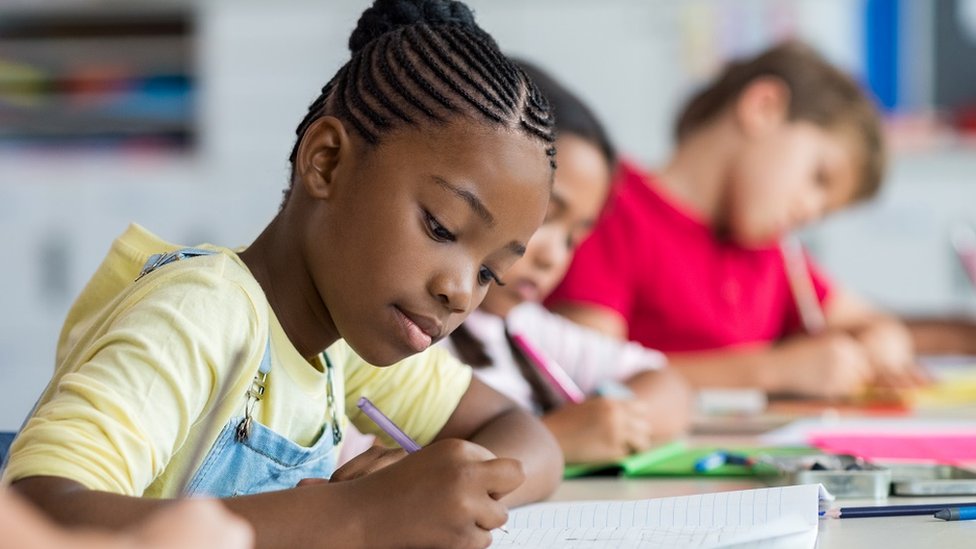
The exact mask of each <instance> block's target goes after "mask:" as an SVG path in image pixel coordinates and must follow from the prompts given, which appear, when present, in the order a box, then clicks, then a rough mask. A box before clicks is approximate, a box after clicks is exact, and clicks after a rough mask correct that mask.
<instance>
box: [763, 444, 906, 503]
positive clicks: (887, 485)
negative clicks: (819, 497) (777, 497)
mask: <svg viewBox="0 0 976 549" xmlns="http://www.w3.org/2000/svg"><path fill="white" fill-rule="evenodd" d="M767 464H770V465H773V466H775V467H776V469H778V470H779V471H780V479H779V480H780V481H781V482H783V483H785V484H816V483H820V484H823V485H824V488H826V489H827V490H828V491H829V492H830V493H831V494H833V495H834V496H837V497H838V498H874V499H883V498H886V497H888V493H889V491H890V489H891V469H888V468H887V467H882V466H879V465H875V464H873V463H871V462H867V461H864V460H863V459H860V458H856V457H854V456H851V455H847V454H819V455H808V456H798V457H781V458H769V459H768V461H767Z"/></svg>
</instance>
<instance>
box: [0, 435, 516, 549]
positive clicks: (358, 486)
mask: <svg viewBox="0 0 976 549" xmlns="http://www.w3.org/2000/svg"><path fill="white" fill-rule="evenodd" d="M524 479H525V477H524V475H523V474H522V471H521V467H520V465H519V464H518V462H517V461H515V460H513V459H504V458H502V459H497V458H496V457H495V456H494V455H492V453H491V452H489V451H488V450H486V449H484V448H482V447H481V446H478V445H477V444H472V443H469V442H466V441H463V440H457V439H454V440H445V441H439V442H435V443H433V444H430V445H429V446H428V447H425V448H423V449H422V450H420V451H419V452H417V453H415V454H411V455H409V456H407V457H405V458H404V459H402V460H400V461H398V462H396V463H393V464H391V465H390V466H389V467H385V468H383V469H381V470H379V471H376V472H375V473H373V474H369V475H366V476H363V477H360V478H357V479H353V480H347V481H343V482H335V483H331V482H329V483H315V484H312V485H308V486H304V487H300V488H295V489H291V490H279V491H275V492H266V493H262V494H255V495H249V496H238V497H233V498H229V499H225V500H223V504H224V505H225V506H226V507H227V508H228V509H230V511H232V512H233V513H235V514H236V515H238V516H240V517H242V518H243V519H245V520H247V521H248V522H250V524H251V526H252V527H253V528H254V532H255V534H256V540H257V545H256V547H258V548H279V547H280V548H292V547H308V548H318V547H322V548H325V547H348V548H359V547H363V548H366V547H369V548H373V547H391V548H392V547H404V546H409V547H438V548H445V549H446V548H455V547H461V546H465V547H467V546H473V545H474V546H479V547H480V546H487V545H488V543H489V542H490V540H491V530H492V529H493V528H497V527H499V526H501V525H503V524H504V522H505V520H506V516H507V510H506V505H505V504H504V503H502V502H499V501H497V500H498V499H500V498H501V497H503V496H505V495H507V494H509V493H510V492H512V491H513V490H515V489H516V488H517V487H518V486H520V485H521V484H522V483H523V481H524ZM12 486H13V488H14V490H16V491H17V492H20V493H21V494H23V495H25V496H27V497H28V499H30V500H31V501H33V502H34V503H35V504H36V505H38V506H39V507H40V508H41V509H43V510H44V511H46V512H47V513H48V514H49V515H50V516H51V517H52V518H54V519H55V520H56V521H58V522H59V523H61V524H64V525H73V526H96V527H99V528H107V529H115V530H128V529H129V528H130V527H131V526H133V525H136V524H139V523H142V522H143V521H145V520H146V519H147V518H149V517H150V516H151V514H152V513H154V512H167V511H168V508H171V507H173V506H174V505H177V504H174V503H173V502H171V501H166V500H156V499H149V498H140V497H131V496H123V495H119V494H112V493H109V492H101V491H96V490H88V489H86V488H85V487H84V486H82V485H81V484H79V483H77V482H75V481H72V480H69V479H65V478H59V477H30V478H24V479H21V480H18V481H16V482H14V484H13V485H12ZM492 495H494V497H492ZM179 505H184V504H183V503H180V504H179ZM146 524H152V522H149V523H146ZM150 530H151V531H150ZM150 530H147V531H144V532H142V534H144V535H151V534H152V533H153V532H158V530H156V529H155V528H154V527H153V528H151V529H150ZM135 532H136V533H137V535H138V534H139V530H135ZM184 533H185V532H184ZM237 533H239V532H237ZM231 534H233V535H231V536H230V537H229V538H228V539H239V538H237V537H235V536H236V534H235V533H234V532H231ZM140 539H145V538H140ZM180 539H185V538H180ZM101 546H103V545H99V547H101ZM186 546H187V545H186V544H178V545H174V547H186ZM206 546H207V547H213V546H214V545H212V544H211V545H206ZM57 547H59V548H60V547H65V545H57ZM142 547H146V545H143V546H142ZM148 547H154V546H152V545H148ZM160 547H161V546H160ZM191 547H193V546H192V545H191ZM218 547H224V546H222V545H218ZM227 547H234V546H230V545H229V546H227Z"/></svg>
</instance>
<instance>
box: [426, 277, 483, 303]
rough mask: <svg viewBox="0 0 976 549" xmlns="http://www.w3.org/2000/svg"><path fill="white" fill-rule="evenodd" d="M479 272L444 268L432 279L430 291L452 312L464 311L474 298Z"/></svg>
mask: <svg viewBox="0 0 976 549" xmlns="http://www.w3.org/2000/svg"><path fill="white" fill-rule="evenodd" d="M477 276H478V274H477V272H474V271H472V270H470V269H453V270H444V271H441V272H440V273H438V274H437V275H436V276H434V277H433V278H432V279H431V281H430V287H429V290H428V291H429V292H430V295H432V296H434V298H435V299H437V301H439V302H440V303H441V305H443V306H444V307H445V308H447V309H448V310H449V311H450V312H452V313H464V312H467V311H468V309H469V307H471V303H472V300H473V299H474V297H473V296H474V286H475V284H476V283H477Z"/></svg>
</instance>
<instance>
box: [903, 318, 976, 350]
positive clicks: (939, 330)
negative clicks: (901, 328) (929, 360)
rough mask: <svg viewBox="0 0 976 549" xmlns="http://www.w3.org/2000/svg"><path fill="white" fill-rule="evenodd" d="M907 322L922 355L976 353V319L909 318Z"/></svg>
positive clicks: (916, 348) (917, 348)
mask: <svg viewBox="0 0 976 549" xmlns="http://www.w3.org/2000/svg"><path fill="white" fill-rule="evenodd" d="M905 324H906V325H907V326H908V330H909V332H911V334H912V341H913V343H914V344H915V350H916V352H918V354H920V355H939V354H952V355H976V319H972V318H966V317H937V318H909V319H905Z"/></svg>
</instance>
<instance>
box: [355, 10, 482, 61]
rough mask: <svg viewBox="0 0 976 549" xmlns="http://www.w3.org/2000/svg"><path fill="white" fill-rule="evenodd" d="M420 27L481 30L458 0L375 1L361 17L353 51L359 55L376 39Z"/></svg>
mask: <svg viewBox="0 0 976 549" xmlns="http://www.w3.org/2000/svg"><path fill="white" fill-rule="evenodd" d="M416 23H428V24H446V23H454V24H458V25H461V26H464V27H470V28H474V29H477V28H478V25H477V23H475V22H474V13H472V12H471V9H470V8H468V6H466V5H465V4H464V3H462V2H458V1H456V0H375V2H373V5H372V6H370V7H369V8H368V9H367V10H366V11H364V12H363V14H362V15H361V16H360V17H359V22H358V23H357V24H356V30H354V31H352V35H351V36H350V37H349V51H350V52H352V53H356V52H357V51H359V50H361V49H363V48H364V47H366V44H369V43H370V42H372V41H373V40H375V39H376V38H379V37H380V36H382V35H384V34H386V33H388V32H390V31H393V30H396V29H397V28H399V27H404V26H407V25H413V24H416Z"/></svg>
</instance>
